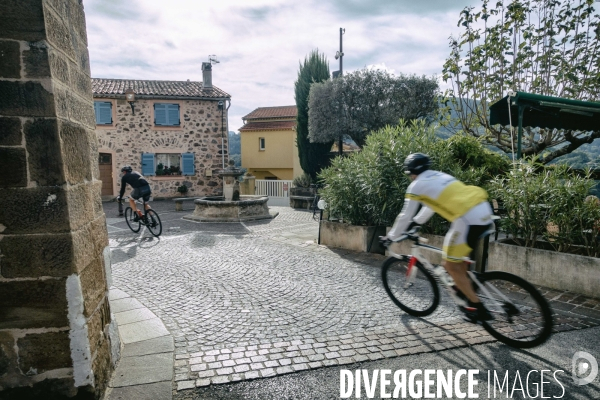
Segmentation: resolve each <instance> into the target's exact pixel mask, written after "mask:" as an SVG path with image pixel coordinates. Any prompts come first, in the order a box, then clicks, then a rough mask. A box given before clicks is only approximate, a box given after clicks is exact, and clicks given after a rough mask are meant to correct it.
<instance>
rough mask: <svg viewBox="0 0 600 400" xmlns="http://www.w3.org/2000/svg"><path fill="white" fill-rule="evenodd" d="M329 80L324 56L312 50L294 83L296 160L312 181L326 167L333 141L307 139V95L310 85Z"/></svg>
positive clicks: (301, 65) (327, 66) (327, 64)
mask: <svg viewBox="0 0 600 400" xmlns="http://www.w3.org/2000/svg"><path fill="white" fill-rule="evenodd" d="M328 79H329V63H328V62H327V59H326V58H325V55H324V54H319V51H318V50H313V51H312V52H311V53H310V54H309V55H308V56H307V57H306V58H305V59H304V64H302V63H301V64H300V68H299V69H298V80H296V82H295V83H294V90H295V97H296V107H297V108H298V116H297V120H296V143H297V145H298V158H299V159H300V166H301V167H302V169H303V170H304V172H306V173H307V174H309V175H310V176H311V177H312V178H313V179H315V178H316V176H317V172H319V171H320V170H321V169H322V168H323V167H325V166H327V165H328V162H329V152H330V150H331V146H332V145H333V141H329V142H324V143H311V142H310V141H309V139H308V95H309V93H310V87H311V85H313V84H315V83H318V82H322V81H326V80H328Z"/></svg>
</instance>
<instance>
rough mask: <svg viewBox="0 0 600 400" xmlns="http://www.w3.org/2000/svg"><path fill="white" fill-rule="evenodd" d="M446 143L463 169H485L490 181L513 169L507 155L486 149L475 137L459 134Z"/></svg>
mask: <svg viewBox="0 0 600 400" xmlns="http://www.w3.org/2000/svg"><path fill="white" fill-rule="evenodd" d="M445 143H446V145H447V146H448V148H449V150H450V152H451V154H452V158H454V159H455V160H458V161H459V163H460V164H461V166H462V167H463V168H470V167H473V168H485V169H486V171H487V174H488V176H487V178H488V179H491V178H493V177H495V176H497V175H503V174H505V173H507V172H508V171H509V170H510V168H511V165H510V160H509V158H508V157H507V156H506V155H504V154H499V153H494V152H493V151H490V150H488V149H486V148H485V147H483V145H482V144H481V142H480V141H479V140H477V139H476V138H474V137H473V136H468V135H465V134H457V135H454V136H452V137H450V138H449V139H448V140H447V141H446V142H445Z"/></svg>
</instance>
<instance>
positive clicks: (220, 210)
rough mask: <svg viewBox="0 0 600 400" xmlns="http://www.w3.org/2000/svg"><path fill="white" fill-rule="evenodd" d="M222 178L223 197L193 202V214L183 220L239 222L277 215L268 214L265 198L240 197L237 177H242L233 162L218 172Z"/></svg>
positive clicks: (240, 171)
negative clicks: (194, 206)
mask: <svg viewBox="0 0 600 400" xmlns="http://www.w3.org/2000/svg"><path fill="white" fill-rule="evenodd" d="M218 175H219V176H220V177H222V178H223V196H211V197H202V198H200V199H196V200H194V204H195V205H196V208H195V210H194V213H193V214H191V215H186V216H185V217H183V218H184V219H189V220H192V221H199V222H240V221H252V220H257V219H271V218H274V217H276V216H277V215H278V214H279V213H277V212H275V213H269V207H267V201H268V200H269V198H268V197H267V196H245V195H242V196H240V182H239V181H238V177H239V176H241V175H243V172H242V170H241V169H240V168H236V167H235V166H234V162H233V160H230V161H229V165H228V167H227V168H225V169H224V170H221V171H219V172H218Z"/></svg>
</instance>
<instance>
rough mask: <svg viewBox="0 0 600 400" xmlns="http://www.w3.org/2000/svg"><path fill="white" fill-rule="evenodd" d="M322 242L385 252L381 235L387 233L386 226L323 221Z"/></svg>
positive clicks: (336, 245) (361, 249) (365, 250)
mask: <svg viewBox="0 0 600 400" xmlns="http://www.w3.org/2000/svg"><path fill="white" fill-rule="evenodd" d="M320 230H321V244H322V245H324V246H328V247H338V248H342V249H348V250H354V251H362V252H370V253H378V254H383V253H384V248H383V247H381V246H380V245H379V240H378V237H379V236H383V235H385V228H383V227H375V226H357V225H349V224H344V223H341V222H331V221H321V226H320Z"/></svg>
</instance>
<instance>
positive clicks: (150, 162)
mask: <svg viewBox="0 0 600 400" xmlns="http://www.w3.org/2000/svg"><path fill="white" fill-rule="evenodd" d="M194 174H195V165H194V153H183V154H180V153H157V154H154V153H144V154H142V175H144V176H155V175H156V176H170V175H175V176H177V175H194Z"/></svg>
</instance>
